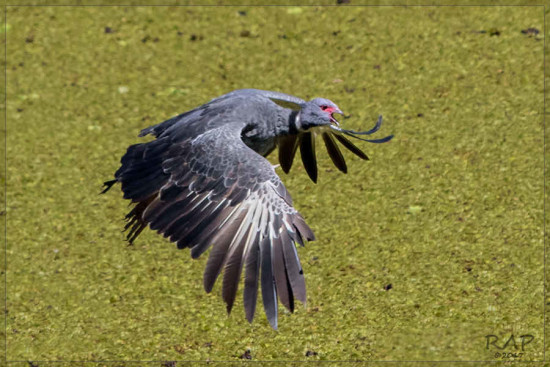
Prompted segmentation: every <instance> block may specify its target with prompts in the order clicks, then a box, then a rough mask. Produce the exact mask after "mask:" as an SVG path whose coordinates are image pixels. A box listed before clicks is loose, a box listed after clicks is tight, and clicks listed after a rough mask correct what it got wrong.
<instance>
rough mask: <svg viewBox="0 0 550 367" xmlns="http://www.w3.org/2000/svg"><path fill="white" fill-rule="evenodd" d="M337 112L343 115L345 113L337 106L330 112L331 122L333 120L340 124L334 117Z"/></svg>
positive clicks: (335, 123) (334, 122)
mask: <svg viewBox="0 0 550 367" xmlns="http://www.w3.org/2000/svg"><path fill="white" fill-rule="evenodd" d="M335 113H337V114H339V115H343V114H344V113H343V112H342V111H340V109H339V108H335V109H334V110H333V111H332V112H331V114H330V122H332V123H333V124H334V125H336V126H340V123H339V122H338V121H337V120H336V119H335V118H334V114H335Z"/></svg>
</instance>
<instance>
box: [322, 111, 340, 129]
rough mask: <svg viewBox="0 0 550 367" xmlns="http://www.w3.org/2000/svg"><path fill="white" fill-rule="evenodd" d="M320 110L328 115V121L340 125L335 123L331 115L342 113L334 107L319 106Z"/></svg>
mask: <svg viewBox="0 0 550 367" xmlns="http://www.w3.org/2000/svg"><path fill="white" fill-rule="evenodd" d="M321 109H322V110H323V111H325V112H326V113H328V114H329V116H330V121H332V123H334V124H336V125H340V124H339V123H338V121H336V119H335V118H334V116H332V114H333V113H340V114H341V113H342V111H340V110H339V109H337V108H334V107H330V106H321Z"/></svg>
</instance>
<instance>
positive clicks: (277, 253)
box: [103, 89, 392, 329]
mask: <svg viewBox="0 0 550 367" xmlns="http://www.w3.org/2000/svg"><path fill="white" fill-rule="evenodd" d="M334 113H340V114H341V113H342V112H341V111H340V109H339V108H338V106H336V104H334V103H333V102H331V101H330V100H327V99H323V98H316V99H314V100H312V101H310V102H306V101H304V100H302V99H300V98H297V97H294V96H290V95H287V94H284V93H278V92H271V91H263V90H257V89H241V90H236V91H233V92H230V93H228V94H225V95H223V96H221V97H218V98H215V99H213V100H212V101H210V102H208V103H206V104H205V105H203V106H200V107H198V108H196V109H194V110H191V111H189V112H185V113H183V114H181V115H179V116H176V117H174V118H171V119H169V120H167V121H165V122H162V123H160V124H158V125H154V126H151V127H149V128H146V129H144V130H142V131H141V133H140V134H139V136H145V135H148V134H151V135H153V136H154V137H155V138H156V139H155V140H153V141H150V142H148V143H143V144H136V145H132V146H130V147H129V148H128V151H127V152H126V154H125V155H124V156H123V157H122V159H121V167H120V168H119V169H118V171H117V172H116V173H115V179H114V180H112V181H108V182H105V186H106V188H105V190H104V191H103V192H106V191H107V190H108V189H109V188H110V187H111V186H112V185H113V184H115V183H116V182H120V183H121V185H122V191H123V192H124V198H125V199H129V200H131V201H132V202H133V203H135V204H136V205H135V206H134V208H133V209H132V210H131V211H130V212H129V213H128V215H127V216H126V219H127V220H128V223H127V224H126V227H125V229H126V230H129V231H128V236H127V239H128V241H129V242H130V243H132V242H133V241H134V240H135V239H136V238H137V236H138V235H139V234H140V233H141V231H143V229H144V228H145V227H146V226H147V225H149V227H150V228H151V229H153V230H156V231H157V232H158V233H160V234H162V235H163V236H164V237H167V238H169V239H170V241H172V242H175V243H176V244H177V246H178V248H180V249H182V248H186V247H188V248H190V249H191V256H192V257H193V258H197V257H199V256H200V255H201V254H202V253H204V252H205V251H206V250H207V249H208V248H209V247H210V245H212V250H211V252H210V255H209V258H208V262H207V265H206V269H205V271H204V279H203V283H204V288H205V290H206V291H207V292H210V291H211V290H212V288H213V286H214V283H215V281H216V279H217V278H218V276H219V275H220V273H221V272H222V270H223V272H224V275H223V282H222V297H223V299H224V301H225V303H226V305H227V311H228V313H229V312H231V309H232V307H233V304H234V301H235V296H236V293H237V288H238V284H239V281H240V278H241V273H242V272H243V270H244V292H243V297H244V307H245V313H246V318H247V319H248V321H249V322H252V320H253V318H254V314H255V309H256V299H257V295H258V286H259V285H260V284H261V291H262V299H263V304H264V310H265V313H266V315H267V318H268V320H269V323H270V324H271V326H272V327H273V328H275V329H276V328H277V299H279V300H280V301H281V303H282V304H283V305H284V306H285V307H286V308H287V309H288V310H289V311H291V312H292V311H293V310H294V301H295V300H296V299H297V300H299V301H300V302H302V303H304V304H305V302H306V288H305V281H304V275H303V270H302V267H301V265H300V260H299V259H298V254H297V251H296V246H295V244H299V245H301V246H303V245H304V242H305V241H313V240H314V239H315V236H314V234H313V231H312V230H311V229H310V228H309V226H308V225H307V224H306V222H305V221H304V219H303V217H302V216H301V215H300V213H298V211H296V209H294V207H293V206H292V199H291V197H290V194H289V193H288V191H287V190H286V188H285V187H284V186H283V183H282V182H281V180H280V179H279V177H278V176H277V174H276V173H275V168H274V167H273V166H272V165H271V164H270V163H269V161H268V160H267V159H265V158H264V157H265V156H267V155H268V154H269V153H271V152H272V151H273V150H274V149H275V147H277V146H278V147H279V162H280V164H281V167H282V169H283V171H285V172H286V173H288V172H289V171H290V168H291V166H292V162H293V160H294V156H295V153H296V151H297V149H298V148H299V149H300V153H301V157H302V162H303V164H304V167H305V169H306V171H307V173H308V175H309V176H310V178H311V179H312V180H313V181H314V182H316V180H317V163H316V157H315V135H316V134H321V135H322V137H323V142H324V144H325V146H326V148H327V151H328V153H329V156H330V157H331V159H332V161H333V162H334V164H335V166H336V167H337V168H338V169H339V170H340V171H342V172H344V173H346V172H347V166H346V162H345V160H344V156H343V155H342V152H341V151H340V148H339V147H338V144H337V142H340V143H341V144H342V145H344V146H345V147H346V148H348V149H349V150H350V151H351V152H353V153H354V154H355V155H357V156H359V157H360V158H362V159H368V158H367V156H366V155H365V154H364V153H363V152H362V151H361V150H360V149H359V148H357V147H356V146H355V145H354V144H353V143H352V142H351V141H349V140H348V139H347V138H346V137H345V136H346V135H347V136H351V137H354V138H357V139H361V140H365V141H369V142H374V143H379V142H385V141H388V140H390V139H391V137H392V136H389V137H386V138H384V139H379V140H367V139H363V138H360V137H359V136H358V135H368V134H371V133H373V132H375V131H376V130H378V128H379V127H380V123H381V119H379V121H378V123H377V125H376V126H375V127H374V128H373V129H372V130H371V131H369V132H355V131H351V130H344V129H341V128H340V127H338V122H337V121H336V120H335V118H334V116H333V114H334Z"/></svg>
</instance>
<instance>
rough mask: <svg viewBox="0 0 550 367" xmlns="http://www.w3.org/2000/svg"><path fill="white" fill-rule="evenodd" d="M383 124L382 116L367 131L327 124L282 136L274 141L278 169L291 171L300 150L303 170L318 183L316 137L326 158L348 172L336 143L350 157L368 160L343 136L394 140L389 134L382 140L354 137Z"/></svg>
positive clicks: (342, 170) (373, 130)
mask: <svg viewBox="0 0 550 367" xmlns="http://www.w3.org/2000/svg"><path fill="white" fill-rule="evenodd" d="M381 124H382V116H380V117H379V118H378V121H377V122H376V125H375V126H374V128H372V129H371V130H369V131H365V132H357V131H353V130H344V129H341V128H339V127H337V126H334V125H330V126H329V127H327V126H320V127H316V128H313V129H310V130H308V131H304V132H299V133H297V134H294V135H284V136H279V137H278V138H277V145H278V147H279V163H280V164H281V168H282V169H283V171H284V172H285V173H288V172H290V168H291V167H292V162H293V161H294V156H295V155H296V151H297V150H298V147H299V148H300V156H301V158H302V163H303V164H304V168H305V169H306V172H307V173H308V175H309V177H310V178H311V180H312V181H313V182H317V158H316V155H315V137H316V135H321V136H322V138H323V142H324V144H325V147H326V149H327V152H328V155H329V157H330V159H331V160H332V163H334V165H335V166H336V168H338V169H339V170H340V171H341V172H343V173H347V172H348V167H347V164H346V160H345V159H344V155H343V154H342V151H341V150H340V147H339V146H338V144H337V141H338V142H339V143H340V144H342V145H343V146H344V147H346V148H347V149H348V150H349V151H351V152H352V153H353V154H355V155H356V156H358V157H359V158H361V159H363V160H368V159H369V157H367V155H366V154H365V153H363V151H362V150H361V149H359V148H358V147H357V146H356V145H355V144H353V143H352V142H351V141H350V140H349V139H348V138H346V136H351V137H353V138H356V139H359V140H363V141H366V142H369V143H385V142H387V141H389V140H391V139H392V138H393V135H389V136H387V137H385V138H382V139H374V140H372V139H363V138H360V137H358V136H357V135H370V134H373V133H375V132H376V131H378V129H379V128H380V126H381Z"/></svg>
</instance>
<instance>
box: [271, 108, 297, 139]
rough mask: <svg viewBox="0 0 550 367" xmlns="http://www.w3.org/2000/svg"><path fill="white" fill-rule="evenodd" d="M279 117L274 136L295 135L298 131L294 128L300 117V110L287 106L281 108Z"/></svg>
mask: <svg viewBox="0 0 550 367" xmlns="http://www.w3.org/2000/svg"><path fill="white" fill-rule="evenodd" d="M278 117H279V118H278V119H277V123H276V126H275V131H276V136H280V135H295V134H297V133H298V129H297V128H296V125H297V122H298V121H299V119H300V111H294V110H291V109H288V108H281V111H280V112H279V116H278Z"/></svg>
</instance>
